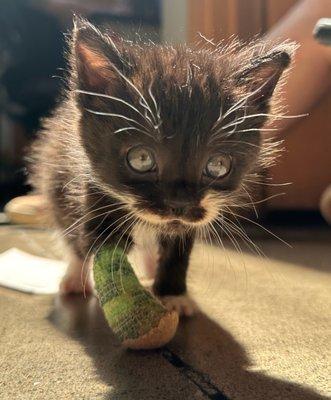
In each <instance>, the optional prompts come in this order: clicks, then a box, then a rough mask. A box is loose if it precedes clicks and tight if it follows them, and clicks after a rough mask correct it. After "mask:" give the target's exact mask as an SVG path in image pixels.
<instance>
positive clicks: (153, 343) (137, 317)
mask: <svg viewBox="0 0 331 400" xmlns="http://www.w3.org/2000/svg"><path fill="white" fill-rule="evenodd" d="M94 280H95V287H96V290H97V293H98V296H99V300H100V304H101V306H102V308H103V311H104V313H105V317H106V319H107V321H108V324H109V326H110V327H111V329H112V330H113V331H114V333H115V334H116V335H117V336H118V337H119V338H120V339H121V341H122V342H123V344H124V345H125V346H126V347H130V348H135V349H150V348H157V347H160V346H163V345H164V344H166V343H167V342H168V341H169V340H171V339H172V337H173V336H174V334H175V332H176V328H177V324H178V315H177V313H176V312H174V311H171V312H169V311H167V310H166V308H165V307H164V306H163V305H162V304H161V303H160V301H159V300H157V299H156V298H155V297H154V296H153V295H152V294H151V293H150V292H149V291H147V290H146V289H144V288H143V287H142V286H141V284H140V282H139V281H138V279H137V277H136V275H135V273H134V271H133V269H132V267H131V265H130V263H129V262H128V260H127V257H126V255H125V254H124V253H123V250H122V249H119V248H115V249H114V248H111V247H107V246H104V247H102V248H101V249H100V250H99V251H98V253H97V254H96V256H95V259H94Z"/></svg>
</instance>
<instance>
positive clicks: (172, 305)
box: [160, 295, 199, 317]
mask: <svg viewBox="0 0 331 400" xmlns="http://www.w3.org/2000/svg"><path fill="white" fill-rule="evenodd" d="M160 300H161V301H162V303H163V304H164V305H165V307H166V308H167V309H168V310H169V311H173V310H175V311H177V312H178V314H179V315H183V316H185V317H191V316H192V315H194V314H195V313H196V312H197V311H199V308H198V306H197V304H196V303H195V301H194V300H192V299H191V298H190V297H189V296H188V295H181V296H163V297H161V298H160Z"/></svg>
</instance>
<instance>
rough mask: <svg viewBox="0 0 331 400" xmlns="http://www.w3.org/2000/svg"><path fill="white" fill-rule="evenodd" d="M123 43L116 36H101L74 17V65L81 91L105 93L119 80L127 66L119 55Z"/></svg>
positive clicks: (94, 29)
mask: <svg viewBox="0 0 331 400" xmlns="http://www.w3.org/2000/svg"><path fill="white" fill-rule="evenodd" d="M122 47H123V41H122V40H121V39H120V38H119V37H117V36H116V35H115V34H107V35H105V34H103V33H101V32H100V31H99V30H98V29H97V28H96V27H95V26H93V25H92V24H90V23H89V22H87V21H86V20H84V19H81V18H75V20H74V30H73V39H72V55H73V63H74V67H75V70H76V73H77V80H78V82H77V83H78V85H79V88H80V89H85V90H91V91H96V92H100V91H104V90H105V89H106V88H107V87H108V86H109V85H114V86H116V84H118V82H119V81H120V80H121V78H120V76H119V74H118V72H117V71H116V70H118V71H121V72H122V73H125V68H126V67H127V64H126V62H125V60H124V55H123V54H122V53H121V50H123V49H122Z"/></svg>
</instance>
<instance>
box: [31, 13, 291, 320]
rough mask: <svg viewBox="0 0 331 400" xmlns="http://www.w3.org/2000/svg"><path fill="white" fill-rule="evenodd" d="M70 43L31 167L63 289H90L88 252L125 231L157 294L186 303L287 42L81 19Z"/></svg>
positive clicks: (233, 194) (237, 190)
mask: <svg viewBox="0 0 331 400" xmlns="http://www.w3.org/2000/svg"><path fill="white" fill-rule="evenodd" d="M69 45H70V54H69V62H70V73H69V78H68V88H67V90H66V91H65V92H64V96H63V100H62V102H61V104H60V105H59V106H58V107H57V109H56V111H55V112H54V114H53V116H52V117H50V118H48V119H46V120H45V121H44V124H43V126H44V128H43V131H42V132H41V133H40V135H39V139H38V140H37V141H36V143H35V144H34V146H33V152H32V158H33V160H34V165H33V167H32V169H33V171H32V177H31V181H32V183H33V185H34V186H35V188H36V190H37V191H38V192H40V193H42V194H43V195H44V196H45V197H46V198H47V201H48V205H49V210H50V215H51V216H52V218H53V220H54V222H55V224H56V226H57V227H58V228H59V229H60V230H61V231H62V233H63V236H64V238H65V240H66V243H67V245H68V248H69V250H70V254H71V261H70V264H69V267H68V271H67V274H66V276H65V277H64V280H63V282H62V285H61V290H62V291H63V292H65V293H68V292H81V291H83V286H85V290H87V291H90V290H91V282H90V280H89V278H87V271H88V269H89V268H90V266H89V263H90V260H91V257H92V256H93V254H94V253H95V251H96V250H97V249H98V248H99V246H101V245H102V244H104V243H114V244H116V243H118V242H122V243H123V245H124V246H125V247H126V248H127V249H131V250H132V249H133V251H136V252H140V253H141V254H142V257H141V259H142V260H144V262H145V263H146V264H147V265H149V266H150V267H152V268H155V267H157V270H156V277H155V281H154V285H153V290H154V292H155V294H156V295H158V296H160V297H161V298H163V299H164V301H165V303H166V304H167V305H168V307H169V308H176V309H177V310H178V311H179V312H180V313H184V314H187V315H189V314H191V313H192V312H193V302H192V301H190V300H189V299H188V298H187V297H186V281H185V279H186V272H187V267H188V263H189V258H190V253H191V250H192V246H193V243H194V240H195V238H196V237H198V238H199V237H201V236H203V235H205V234H207V233H206V232H207V230H209V231H210V233H211V234H213V232H215V231H216V230H217V229H219V227H222V221H223V219H222V218H226V217H227V216H229V212H230V211H231V209H232V207H234V206H236V201H237V200H238V199H239V198H240V196H242V195H243V193H244V190H245V179H247V181H249V179H248V178H247V177H248V176H251V174H252V173H253V172H254V171H256V169H257V168H259V167H260V166H261V164H263V163H266V162H267V160H268V157H267V153H268V151H269V147H268V146H267V145H265V144H262V142H261V134H260V129H261V127H262V126H263V124H264V123H265V122H266V120H267V117H268V112H269V108H270V100H271V97H272V96H273V93H274V90H275V88H276V85H277V83H278V81H279V79H280V77H281V76H282V73H283V71H284V70H285V69H286V68H287V67H288V66H289V64H290V58H291V52H292V49H293V46H292V45H290V44H282V45H278V46H276V47H273V48H270V46H269V47H268V45H266V44H262V43H253V44H250V45H246V46H240V45H239V44H238V43H235V42H234V43H232V44H231V45H229V46H223V47H222V46H221V45H220V46H215V48H214V49H206V48H201V49H198V50H192V49H190V48H189V47H186V46H179V47H172V46H168V45H164V46H161V45H152V44H145V45H142V44H133V43H131V42H127V41H125V40H123V39H121V38H118V37H117V36H115V35H114V34H112V33H108V34H106V33H102V32H100V31H99V30H98V29H97V28H95V27H94V26H93V25H91V24H90V23H88V22H87V21H84V20H76V21H75V27H74V30H73V34H72V37H71V39H70V43H69Z"/></svg>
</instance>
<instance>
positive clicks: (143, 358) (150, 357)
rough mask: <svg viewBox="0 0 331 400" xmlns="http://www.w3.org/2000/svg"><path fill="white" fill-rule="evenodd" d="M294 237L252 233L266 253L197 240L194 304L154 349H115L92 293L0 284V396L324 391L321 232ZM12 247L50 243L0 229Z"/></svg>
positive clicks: (330, 267) (283, 397) (326, 337)
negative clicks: (62, 294)
mask: <svg viewBox="0 0 331 400" xmlns="http://www.w3.org/2000/svg"><path fill="white" fill-rule="evenodd" d="M286 235H287V232H285V233H284V235H283V237H284V236H286ZM287 236H288V235H287ZM293 238H299V239H296V240H291V242H292V245H293V248H292V249H290V248H287V247H286V246H285V245H284V244H282V243H280V242H277V241H276V240H265V239H260V240H259V245H260V247H261V248H262V249H263V250H264V252H265V253H266V254H267V256H268V257H269V258H267V259H263V258H261V257H258V256H253V255H249V254H244V255H240V254H238V253H237V254H236V253H234V252H229V253H228V254H227V255H225V254H224V252H222V251H220V250H218V249H213V248H202V247H199V246H198V247H197V248H196V250H195V253H194V255H193V257H192V268H191V274H190V287H191V291H192V294H193V295H194V297H195V299H196V300H197V302H198V303H199V305H200V307H201V310H202V312H203V313H202V314H200V315H198V316H196V317H195V318H192V319H188V320H185V321H182V323H181V326H180V329H179V331H178V334H177V336H176V337H175V339H174V340H173V342H172V343H171V344H170V345H169V346H168V347H167V348H166V349H164V350H162V351H158V352H143V353H134V352H127V351H125V350H123V349H122V348H121V347H120V345H119V343H118V342H117V341H116V339H115V338H114V337H113V336H112V334H111V332H110V331H109V330H108V328H107V326H106V324H105V322H104V319H103V316H102V314H101V313H100V310H99V307H98V304H97V302H96V299H94V298H90V299H89V300H84V299H82V298H80V297H71V298H62V299H61V298H57V297H55V298H54V297H53V296H33V295H27V294H23V293H18V292H14V291H10V290H7V289H4V288H0V399H4V400H5V399H6V400H8V399H10V400H11V399H47V400H48V399H50V400H51V399H61V400H62V399H112V400H113V399H120V400H126V399H130V400H131V399H132V400H140V399H141V400H148V399H157V400H159V399H170V400H172V399H174V400H177V399H180V400H186V399H214V400H226V399H231V400H234V399H239V400H269V399H270V400H272V399H279V400H287V399H289V400H299V399H302V400H318V399H329V398H330V396H331V384H330V376H331V371H330V364H331V360H330V348H331V318H330V317H331V300H330V293H331V290H330V289H331V235H330V232H325V233H321V232H312V233H310V234H300V235H292V236H291V237H290V239H293ZM12 246H16V247H20V248H22V249H24V250H29V251H31V252H33V253H35V254H40V255H46V254H50V250H49V249H50V248H52V249H53V245H52V241H51V240H50V239H49V235H46V234H45V233H40V232H38V231H31V230H30V231H22V230H19V229H17V228H15V229H14V228H4V227H2V228H0V252H1V251H4V250H6V249H7V248H9V247H12ZM52 254H53V255H55V253H54V250H52Z"/></svg>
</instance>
